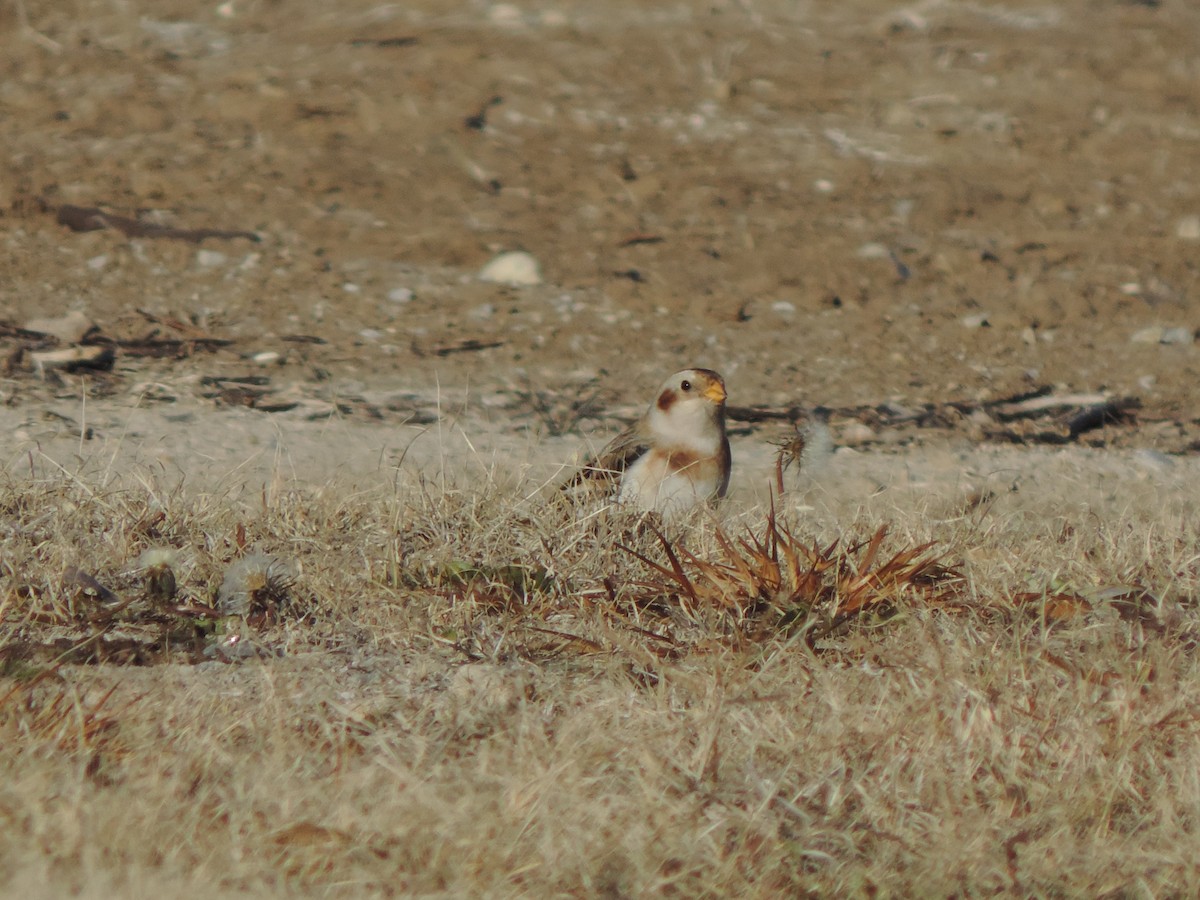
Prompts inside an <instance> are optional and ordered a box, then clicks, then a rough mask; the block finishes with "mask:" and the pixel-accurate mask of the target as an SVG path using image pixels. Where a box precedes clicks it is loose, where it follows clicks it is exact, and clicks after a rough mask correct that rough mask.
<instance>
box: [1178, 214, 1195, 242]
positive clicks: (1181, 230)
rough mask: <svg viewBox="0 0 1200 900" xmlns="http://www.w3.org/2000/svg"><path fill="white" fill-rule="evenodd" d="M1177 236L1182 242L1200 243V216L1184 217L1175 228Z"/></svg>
mask: <svg viewBox="0 0 1200 900" xmlns="http://www.w3.org/2000/svg"><path fill="white" fill-rule="evenodd" d="M1175 236H1176V237H1177V238H1179V239H1180V240H1181V241H1200V216H1184V217H1183V218H1182V219H1180V220H1179V223H1178V224H1177V225H1176V226H1175Z"/></svg>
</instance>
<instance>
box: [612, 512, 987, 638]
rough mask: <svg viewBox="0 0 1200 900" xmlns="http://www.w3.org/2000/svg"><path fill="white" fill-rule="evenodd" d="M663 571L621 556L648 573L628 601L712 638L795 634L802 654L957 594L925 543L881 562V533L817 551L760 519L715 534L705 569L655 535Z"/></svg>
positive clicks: (950, 573) (949, 571)
mask: <svg viewBox="0 0 1200 900" xmlns="http://www.w3.org/2000/svg"><path fill="white" fill-rule="evenodd" d="M654 533H655V535H656V537H657V538H658V540H659V543H660V544H661V547H662V551H663V553H664V554H665V556H666V558H667V562H668V564H667V565H663V564H661V563H657V562H654V561H653V560H651V559H649V558H648V557H646V556H644V555H643V554H641V553H639V552H638V551H636V550H632V549H630V548H623V549H625V550H626V551H627V552H629V553H631V554H632V555H633V556H635V557H637V558H638V559H639V560H641V561H642V562H643V563H645V564H646V565H647V566H648V567H649V568H650V569H651V570H652V571H653V572H655V573H656V574H657V576H658V577H657V578H656V579H652V580H649V581H643V582H641V583H639V584H638V585H637V586H636V591H638V592H639V595H635V598H634V602H637V603H639V604H641V605H647V606H648V605H650V604H651V602H652V601H655V600H659V599H661V598H664V597H665V598H669V601H672V602H674V603H676V604H677V605H678V606H679V608H680V609H681V610H682V611H683V613H684V614H685V615H686V616H687V617H688V618H689V619H690V620H691V621H692V622H694V623H696V624H703V625H705V626H707V629H708V630H709V632H710V633H711V634H712V635H714V636H715V635H719V634H731V635H736V636H737V637H738V638H740V639H743V640H746V639H749V640H761V639H764V638H770V637H773V636H775V635H776V634H778V633H779V632H781V631H797V630H798V631H800V632H802V633H803V634H804V637H805V641H806V642H807V643H808V644H809V645H810V646H815V645H816V643H817V642H818V641H820V640H821V639H823V638H825V637H828V636H830V635H832V634H835V633H839V632H844V631H845V630H846V629H847V628H848V627H849V626H850V625H851V624H852V623H854V622H855V621H861V620H864V619H877V618H879V617H886V616H887V615H889V614H890V613H892V612H893V611H894V610H895V609H896V608H897V606H898V605H899V604H902V603H904V602H905V601H906V600H915V601H918V602H920V603H923V604H925V605H927V606H937V607H945V606H947V605H948V604H949V603H951V602H952V601H953V600H954V599H955V598H956V597H957V596H958V595H959V594H960V592H961V588H962V586H963V578H962V575H961V573H960V572H959V571H958V570H957V569H956V568H954V567H953V566H952V565H949V564H948V563H947V562H946V554H945V553H943V552H937V551H935V549H934V548H935V546H936V545H935V544H934V542H932V541H930V542H926V543H923V544H918V545H916V546H913V547H907V548H904V549H899V550H895V551H894V552H893V553H892V555H891V556H890V557H887V558H886V559H884V558H882V557H881V552H882V548H883V546H884V542H885V539H886V538H887V533H888V526H887V525H886V524H884V525H880V526H879V527H878V528H877V529H876V531H875V533H874V534H873V535H872V536H871V537H870V538H869V539H867V540H863V541H858V542H848V543H847V546H845V547H843V546H842V544H843V541H842V540H841V539H835V540H834V541H832V542H831V543H829V544H827V545H825V546H822V545H821V544H820V543H818V542H817V541H815V540H811V539H809V540H805V539H801V538H798V537H797V536H796V535H795V534H793V533H792V532H791V531H790V530H789V529H788V528H787V527H786V526H784V525H782V524H781V523H780V522H779V520H778V517H777V515H776V512H775V509H774V506H772V508H771V510H770V511H769V512H768V514H767V519H766V523H765V525H764V526H763V531H762V534H761V535H755V534H753V533H752V532H751V531H749V530H747V535H746V537H743V538H738V539H736V540H735V539H731V538H730V537H729V536H728V535H727V534H726V533H725V531H724V530H723V529H721V528H718V529H717V530H716V543H717V545H718V547H719V548H720V551H721V554H722V559H721V561H719V562H712V561H709V560H704V559H701V558H699V557H698V556H696V555H695V554H693V553H692V552H691V551H689V550H688V549H687V548H686V547H685V546H683V544H682V543H674V544H673V543H672V542H671V541H669V540H668V539H667V538H666V537H665V536H663V534H662V533H661V532H659V531H655V532H654Z"/></svg>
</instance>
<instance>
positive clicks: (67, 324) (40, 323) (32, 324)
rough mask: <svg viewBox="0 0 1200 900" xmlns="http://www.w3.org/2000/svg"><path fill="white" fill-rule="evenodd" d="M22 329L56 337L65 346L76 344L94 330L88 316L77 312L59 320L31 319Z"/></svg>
mask: <svg viewBox="0 0 1200 900" xmlns="http://www.w3.org/2000/svg"><path fill="white" fill-rule="evenodd" d="M22 327H23V328H24V329H25V330H26V331H36V332H37V333H38V334H48V335H50V336H51V337H56V338H58V339H59V340H60V341H62V342H63V343H64V344H74V343H76V342H77V341H79V340H81V339H82V338H83V336H84V335H85V334H87V333H88V332H89V331H91V330H92V328H93V323H92V320H91V319H89V318H88V317H87V315H86V314H84V313H82V312H80V311H79V310H75V311H74V312H69V313H67V314H66V315H65V316H59V317H58V318H57V319H49V318H46V319H30V320H28V321H27V322H26V323H25V324H24V325H23V326H22Z"/></svg>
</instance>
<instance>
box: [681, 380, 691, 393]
mask: <svg viewBox="0 0 1200 900" xmlns="http://www.w3.org/2000/svg"><path fill="white" fill-rule="evenodd" d="M679 386H680V387H681V388H683V389H684V390H685V391H690V390H691V389H692V383H691V382H690V381H688V380H687V379H686V378H685V379H684V380H683V382H682V383H681V384H680V385H679Z"/></svg>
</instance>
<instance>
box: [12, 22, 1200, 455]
mask: <svg viewBox="0 0 1200 900" xmlns="http://www.w3.org/2000/svg"><path fill="white" fill-rule="evenodd" d="M22 13H24V16H22V15H21V14H22ZM1198 17H1200V11H1197V10H1196V9H1194V8H1193V7H1192V5H1190V4H1186V3H1178V2H1177V3H1161V4H1145V3H1125V2H1116V0H1112V2H1103V3H1099V4H1096V3H1086V2H1083V0H1073V2H1059V3H1049V4H1040V5H1029V4H966V5H964V4H956V3H943V2H924V3H919V4H914V5H907V6H906V5H900V4H896V3H892V2H883V0H864V2H859V3H855V4H849V5H838V6H837V7H836V8H835V7H830V8H825V7H823V6H821V5H819V4H808V3H800V4H796V3H790V2H789V3H782V2H756V3H733V2H730V3H724V2H718V3H712V4H705V5H703V6H690V5H686V4H674V5H668V6H660V5H655V6H653V7H647V6H646V5H645V4H642V3H637V2H629V3H625V2H607V3H605V4H602V5H599V6H598V5H596V4H594V3H571V2H557V3H553V4H551V3H529V4H520V5H506V4H486V3H472V4H467V5H465V6H464V5H460V4H453V5H451V4H443V3H438V2H424V3H416V4H403V5H379V4H375V3H369V2H347V3H341V4H339V5H338V7H337V9H336V10H333V9H330V8H327V7H326V6H324V5H322V4H318V3H302V4H295V3H289V4H286V5H285V4H280V3H275V2H269V0H245V2H243V0H235V2H233V3H228V4H222V5H216V4H197V3H194V2H183V0H180V2H175V3H169V4H156V5H155V6H154V7H153V8H149V7H146V8H144V9H143V8H137V7H136V6H128V5H118V4H112V3H106V2H100V0H95V2H91V0H88V2H84V0H81V2H77V3H74V4H71V5H70V8H68V7H65V6H61V5H58V4H52V3H42V2H38V0H27V2H22V3H17V4H11V3H10V4H6V5H5V6H4V7H3V8H0V28H3V37H4V51H5V52H4V55H3V58H4V63H3V65H4V73H5V74H4V78H3V86H2V88H0V109H2V111H3V114H4V118H5V121H6V123H7V127H6V128H5V129H4V131H3V133H2V134H0V153H2V154H3V156H4V159H5V161H6V166H7V168H8V172H9V175H8V177H6V178H5V179H4V180H3V182H2V183H0V241H2V242H3V248H4V250H3V252H4V254H5V256H6V258H7V260H8V264H7V266H6V272H5V277H4V280H3V283H2V284H0V303H2V309H3V317H4V318H5V319H7V320H8V322H9V324H10V325H16V326H21V325H23V324H26V323H28V321H29V320H30V319H32V318H34V317H38V316H52V317H53V316H61V315H63V314H65V313H67V312H69V311H72V310H78V311H82V312H84V313H85V314H86V315H87V316H88V317H90V319H91V320H92V321H94V322H95V323H96V325H97V326H98V328H99V331H100V333H101V335H102V336H103V337H104V338H108V339H112V340H118V341H124V342H125V344H124V345H123V346H122V347H119V348H118V354H117V361H116V366H115V369H114V371H113V373H112V374H111V375H106V376H103V377H100V378H94V379H91V383H90V384H89V385H88V386H87V390H90V391H91V392H92V394H93V395H94V396H98V395H104V394H111V395H113V396H117V397H120V398H123V402H125V403H126V404H130V405H132V404H133V403H135V402H138V399H139V398H141V397H144V396H146V395H147V391H148V390H149V393H150V395H151V396H160V397H161V396H163V395H170V396H176V397H183V398H191V399H199V398H204V397H205V395H206V394H209V395H211V394H213V391H212V389H211V386H206V385H205V383H204V379H205V378H206V377H208V378H212V377H247V376H254V377H258V378H263V377H266V378H268V379H269V381H270V390H272V391H274V392H282V393H284V394H286V395H288V396H289V397H292V398H293V399H296V398H312V397H324V398H325V399H328V398H329V396H330V395H337V394H343V395H344V394H347V393H349V394H356V393H361V392H362V391H363V390H367V391H376V392H378V391H381V390H395V391H398V392H404V391H419V392H424V393H429V392H431V391H433V390H434V389H436V388H437V387H440V388H442V389H444V390H447V391H450V392H452V393H454V392H464V393H466V392H469V393H471V394H472V395H474V396H483V397H486V396H487V395H488V394H489V392H493V391H497V390H513V389H524V390H526V391H529V392H532V393H535V394H536V393H539V392H540V393H542V394H546V395H549V396H556V397H559V398H562V397H568V398H569V397H584V396H591V394H592V393H593V392H595V391H599V395H598V401H599V403H600V405H601V407H602V408H608V407H611V406H621V405H626V406H628V405H637V404H641V403H643V402H644V401H645V397H646V395H647V392H648V391H649V390H651V389H652V387H653V385H655V384H657V383H658V381H659V380H660V379H661V377H662V376H663V374H664V373H665V372H669V371H671V370H674V369H676V368H679V367H682V366H683V365H688V364H703V365H707V366H710V367H712V368H716V369H718V370H720V371H722V372H723V373H724V374H725V375H726V377H727V380H728V381H729V384H730V391H731V402H736V403H742V404H795V403H800V404H804V405H807V406H817V405H823V406H831V407H847V406H862V405H874V404H882V403H899V404H904V405H909V406H912V405H920V404H922V403H930V402H933V403H940V402H945V401H951V400H972V401H977V400H986V399H988V398H996V397H1002V396H1005V395H1008V394H1014V393H1019V392H1021V391H1024V390H1028V389H1030V388H1033V387H1037V386H1045V387H1048V388H1051V389H1054V390H1060V391H1084V392H1097V391H1107V392H1109V393H1111V394H1113V395H1115V396H1118V397H1131V398H1135V399H1136V400H1137V401H1138V402H1140V404H1141V410H1140V412H1139V415H1138V420H1137V422H1136V423H1134V422H1131V423H1129V427H1127V428H1125V429H1120V430H1118V431H1117V433H1115V434H1112V435H1108V436H1106V437H1105V443H1107V444H1116V445H1126V446H1153V447H1157V448H1159V449H1163V450H1168V451H1172V452H1191V450H1190V448H1192V447H1193V445H1194V444H1195V441H1196V439H1197V436H1196V431H1197V424H1196V423H1197V417H1198V416H1200V412H1198V410H1197V408H1196V404H1195V400H1194V385H1195V383H1196V380H1197V376H1198V374H1200V350H1198V349H1197V345H1196V343H1195V340H1194V335H1195V331H1196V328H1197V327H1198V326H1200V321H1197V319H1196V313H1195V307H1194V303H1192V302H1191V294H1192V293H1193V292H1194V291H1195V288H1196V280H1197V274H1196V266H1195V259H1196V253H1197V248H1198V247H1200V219H1198V218H1197V217H1198V216H1200V188H1198V187H1197V186H1196V179H1195V178H1193V177H1192V173H1193V172H1194V171H1195V170H1196V168H1197V166H1198V165H1200V127H1198V126H1197V124H1196V121H1197V120H1196V109H1195V104H1194V91H1193V86H1194V82H1195V78H1196V77H1197V72H1196V69H1195V66H1196V63H1195V54H1194V53H1193V52H1192V51H1193V50H1194V46H1193V43H1192V36H1193V35H1194V34H1195V32H1196V29H1197V27H1200V19H1198ZM25 23H27V27H23V25H24V24H25ZM493 98H496V100H495V102H494V103H493V102H492V100H493ZM63 204H76V205H81V206H101V207H103V208H104V209H106V210H108V211H109V212H111V213H116V214H125V215H129V216H138V217H140V218H141V220H142V221H144V222H148V223H151V224H153V225H163V224H165V225H169V226H177V227H181V228H217V229H243V230H248V231H251V232H254V233H255V234H256V235H257V236H259V237H260V238H261V240H260V241H259V242H252V241H250V240H247V239H245V238H231V239H221V238H215V237H210V238H208V239H205V240H203V241H202V242H201V243H200V244H194V243H188V242H186V241H180V240H172V239H170V238H159V239H154V238H148V237H134V238H130V237H127V236H126V235H124V234H122V233H120V232H119V231H117V230H113V229H108V230H99V231H93V232H84V233H78V232H73V231H70V230H68V229H67V228H66V227H64V226H62V225H59V224H57V223H56V218H55V215H56V212H57V210H58V209H59V208H60V207H61V206H62V205H63ZM508 250H525V251H528V252H530V253H531V254H533V256H534V257H535V258H536V259H537V260H538V261H539V263H540V267H541V273H542V277H543V283H542V284H540V285H536V286H530V287H520V288H514V287H508V286H504V285H497V284H490V283H485V282H481V281H479V280H478V279H477V278H476V277H475V276H476V273H477V272H478V271H479V270H480V268H481V267H482V266H483V265H484V264H485V263H486V262H487V261H488V260H489V259H491V258H492V257H493V256H494V255H495V254H497V253H499V252H502V251H508ZM137 310H142V311H144V313H139V312H138V311H137ZM204 337H208V338H214V339H220V340H224V341H229V342H230V343H228V344H224V345H222V346H219V347H214V346H212V345H209V344H204V343H203V342H201V343H196V339H197V338H204ZM167 338H170V339H174V340H177V341H178V340H183V341H184V343H183V344H182V345H179V346H177V347H176V351H177V355H178V356H181V357H183V358H182V359H176V360H171V361H161V360H159V361H155V360H150V359H147V358H146V357H145V356H144V352H146V344H145V341H147V340H150V341H153V340H163V339H167ZM137 341H142V344H140V345H137V346H140V347H141V348H142V351H141V352H139V351H138V350H137V346H135V344H136V342H137ZM1163 341H1166V343H1164V342H1163ZM189 342H190V343H189ZM472 342H475V343H472ZM3 345H4V348H5V349H6V352H9V353H13V352H14V351H16V350H17V348H18V347H21V346H26V347H34V346H37V342H36V341H35V340H32V339H31V338H29V337H28V336H22V335H20V334H11V333H10V334H7V336H5V337H4V338H3ZM489 345H494V346H489ZM473 347H481V349H470V348H473ZM263 353H266V354H274V355H269V356H266V357H263V356H259V354H263ZM256 360H257V361H256ZM68 381H70V379H68ZM53 394H58V395H60V396H65V397H67V398H75V399H77V398H78V397H79V396H80V394H81V388H80V386H79V385H78V384H75V383H67V384H64V385H58V386H54V385H51V386H47V385H45V384H44V383H41V382H39V381H38V380H37V377H36V375H35V373H34V370H33V366H32V364H31V363H30V361H29V359H28V358H27V357H26V358H24V359H21V358H14V359H12V360H11V361H10V365H9V372H8V376H7V378H6V380H5V381H4V382H3V397H4V400H5V404H6V405H7V406H10V407H21V406H24V405H26V404H38V403H42V402H44V401H45V400H46V399H47V397H48V396H49V395H53ZM207 399H209V400H212V397H211V396H210V397H208V398H207ZM226 399H228V398H226ZM219 402H221V401H220V399H217V400H213V403H219ZM241 402H246V401H241ZM394 412H395V414H394V415H391V416H388V417H386V418H387V419H388V420H389V421H392V422H402V421H403V419H404V414H403V411H402V410H401V411H394ZM513 412H514V414H515V412H518V410H513ZM525 412H528V409H526V410H525ZM1164 423H1165V424H1164ZM559 424H561V425H564V426H565V428H566V430H570V429H571V427H572V425H573V423H572V422H571V420H570V418H567V419H565V420H563V421H562V422H560V423H559ZM1139 424H1140V425H1141V426H1143V427H1137V426H1138V425H1139ZM1147 425H1149V426H1150V427H1148V428H1147V427H1145V426H1147ZM1160 425H1161V426H1163V427H1167V426H1169V428H1168V430H1169V431H1170V433H1169V434H1164V433H1163V432H1162V430H1161V429H1160V428H1159V426H1160Z"/></svg>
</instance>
